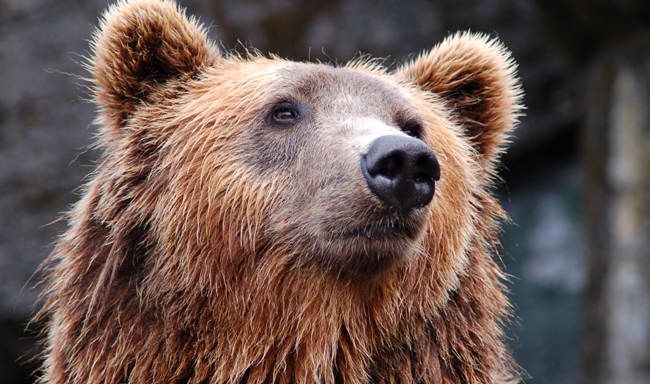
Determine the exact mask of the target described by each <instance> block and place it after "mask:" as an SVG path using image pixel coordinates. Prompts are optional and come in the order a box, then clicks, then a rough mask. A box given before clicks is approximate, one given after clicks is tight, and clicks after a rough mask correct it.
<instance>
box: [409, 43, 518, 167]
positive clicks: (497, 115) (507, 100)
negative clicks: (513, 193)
mask: <svg viewBox="0 0 650 384" xmlns="http://www.w3.org/2000/svg"><path fill="white" fill-rule="evenodd" d="M396 75H397V77H398V78H399V79H400V80H401V81H406V82H410V83H415V84H416V85H417V86H419V87H420V88H421V89H423V90H425V91H429V92H432V93H434V94H436V95H438V96H439V97H440V98H441V99H442V100H444V101H445V102H446V103H447V106H448V107H449V108H451V109H452V116H453V117H454V118H455V119H456V121H457V122H458V123H460V124H461V126H462V127H463V129H464V131H465V135H466V137H467V138H468V139H469V140H470V142H471V144H472V146H473V147H474V149H475V150H476V153H477V155H478V158H477V160H478V162H479V164H480V165H481V166H482V167H483V169H484V170H486V171H487V172H488V173H492V172H493V171H494V169H495V167H496V163H497V161H498V160H499V155H500V154H501V153H502V152H503V150H504V147H505V145H506V144H507V143H508V138H509V132H510V131H511V130H512V129H513V128H514V126H515V124H516V123H517V121H518V118H519V116H520V112H521V110H522V106H521V98H522V95H523V93H522V91H521V87H520V85H519V80H518V79H517V76H516V66H515V63H514V61H513V60H512V58H511V57H510V53H509V52H508V51H507V50H506V49H505V48H504V47H503V46H502V45H501V44H500V43H499V42H497V41H496V40H490V39H489V38H488V37H486V36H483V35H477V34H471V33H469V32H465V33H457V34H455V35H452V36H450V37H448V38H447V39H445V40H444V41H443V42H442V43H441V44H439V45H437V46H436V47H435V48H433V49H432V50H431V51H430V52H428V53H424V54H422V55H420V56H419V57H418V58H416V59H415V60H413V61H412V62H410V63H407V64H405V65H404V66H402V67H401V68H398V69H397V72H396Z"/></svg>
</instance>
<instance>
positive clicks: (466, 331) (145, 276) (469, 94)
mask: <svg viewBox="0 0 650 384" xmlns="http://www.w3.org/2000/svg"><path fill="white" fill-rule="evenodd" d="M92 51H93V56H92V57H91V58H90V59H89V61H88V63H87V67H88V70H89V71H90V73H91V74H92V78H91V79H90V81H91V82H92V84H93V86H92V94H93V99H94V102H95V103H96V104H97V106H98V107H99V117H98V119H97V123H98V125H99V126H100V132H99V135H98V140H97V145H98V147H99V148H101V149H102V150H103V155H102V158H101V160H100V164H99V165H98V167H97V169H96V170H95V171H94V172H93V174H92V175H91V176H90V179H89V181H88V183H87V184H86V185H85V187H84V189H83V196H82V198H81V200H80V201H79V202H78V203H77V204H76V205H75V206H74V207H73V209H72V210H71V211H70V212H69V213H68V218H69V223H70V226H69V229H68V230H67V231H66V233H65V234H63V235H62V236H61V238H60V239H59V241H58V243H57V247H56V249H55V250H54V252H53V254H52V256H51V257H50V264H49V267H48V268H49V269H50V272H49V277H48V285H47V289H46V291H45V292H46V295H47V302H46V305H45V307H44V309H43V310H42V316H44V317H45V316H47V318H48V319H49V320H48V323H47V327H46V329H47V332H48V341H47V349H46V352H45V354H46V360H45V368H44V380H45V381H46V382H51V383H63V382H90V383H100V382H102V383H103V382H134V383H135V382H138V383H139V382H148V383H151V382H178V383H180V382H183V383H190V382H191V383H195V382H196V383H199V382H201V383H202V382H206V383H207V382H209V383H313V382H318V383H334V382H336V383H370V382H372V383H384V382H385V383H392V382H403V383H419V382H423V383H433V382H450V383H451V382H454V383H496V382H506V381H507V380H509V379H511V378H512V377H513V375H515V376H516V373H515V370H516V368H514V363H512V361H511V358H510V355H509V353H508V352H507V350H506V348H505V347H504V344H503V340H502V338H503V331H502V326H503V324H502V323H503V321H504V320H505V319H506V318H507V317H508V311H509V306H508V303H507V300H506V298H505V296H504V293H503V292H504V288H503V286H502V283H501V280H502V279H503V273H502V272H501V270H500V268H499V267H498V265H497V264H496V262H495V261H494V260H493V257H492V253H493V252H495V251H494V244H495V243H496V242H497V240H496V234H495V233H496V231H497V229H498V225H497V221H498V220H499V219H501V218H503V217H504V216H505V215H504V213H503V211H502V209H501V208H500V206H499V205H498V203H497V202H496V200H495V199H494V197H493V196H492V195H491V193H490V189H491V187H492V186H493V184H494V179H495V176H496V174H495V171H496V167H497V166H498V161H499V156H500V155H501V153H502V151H503V150H504V147H505V145H506V144H507V141H508V134H509V132H510V131H511V130H512V129H513V127H514V125H515V124H516V121H517V118H518V115H519V111H520V109H521V106H520V98H521V92H520V88H519V86H518V82H517V79H516V77H515V69H514V64H513V62H512V60H511V58H510V56H509V54H508V52H507V51H506V50H505V49H504V48H503V47H502V46H501V45H500V44H499V43H497V42H495V41H493V40H489V39H488V38H487V37H485V36H481V35H475V34H470V33H459V34H456V35H453V36H451V37H449V38H447V39H446V40H445V41H444V42H442V43H441V44H439V45H438V46H436V47H435V48H434V49H432V50H431V51H430V52H426V53H424V54H422V55H420V56H419V57H417V58H415V59H413V60H412V61H410V62H409V63H407V64H404V65H400V66H398V67H397V68H396V69H394V70H392V71H390V70H387V69H385V68H383V67H382V66H381V65H380V64H379V62H377V61H373V60H370V59H366V58H362V59H359V60H356V61H353V62H351V63H349V64H347V65H343V66H334V65H326V64H314V63H296V62H291V61H286V60H283V59H280V58H278V57H270V58H266V57H263V56H262V55H261V54H259V53H257V52H250V51H248V52H246V53H245V54H244V55H243V56H242V55H239V54H234V53H224V52H221V51H220V49H218V48H217V47H216V46H215V45H214V44H213V43H212V42H211V41H210V40H209V39H208V38H207V37H206V32H205V30H204V29H203V28H202V27H200V26H199V25H198V24H197V22H196V21H195V20H194V19H191V18H187V17H186V16H185V14H184V12H183V11H182V10H180V9H179V8H178V7H177V6H176V5H175V4H174V3H172V2H171V1H167V0H163V1H159V0H130V1H128V2H126V1H121V2H119V3H117V5H114V6H112V7H111V8H110V9H109V10H108V11H107V12H106V14H105V15H104V18H103V19H102V21H101V26H100V28H99V29H98V31H97V33H96V35H95V37H94V40H93V42H92Z"/></svg>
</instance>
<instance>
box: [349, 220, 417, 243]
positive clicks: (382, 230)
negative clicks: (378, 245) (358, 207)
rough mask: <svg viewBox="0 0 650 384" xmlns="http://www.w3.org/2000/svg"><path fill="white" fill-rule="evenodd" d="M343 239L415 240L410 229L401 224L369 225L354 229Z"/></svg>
mask: <svg viewBox="0 0 650 384" xmlns="http://www.w3.org/2000/svg"><path fill="white" fill-rule="evenodd" d="M342 237H343V238H346V239H349V238H367V239H372V238H382V239H386V238H388V239H390V238H404V237H408V238H411V239H412V238H413V234H412V231H411V229H410V228H409V227H407V226H405V225H404V224H401V223H388V224H369V225H364V226H361V227H357V228H354V229H352V230H351V231H348V232H345V233H343V236H342Z"/></svg>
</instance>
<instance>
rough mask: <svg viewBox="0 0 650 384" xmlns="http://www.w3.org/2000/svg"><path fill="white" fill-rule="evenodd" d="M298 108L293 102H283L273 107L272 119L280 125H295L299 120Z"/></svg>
mask: <svg viewBox="0 0 650 384" xmlns="http://www.w3.org/2000/svg"><path fill="white" fill-rule="evenodd" d="M298 118H299V114H298V109H297V108H296V106H295V105H294V104H293V103H290V102H286V101H285V102H282V103H279V104H277V105H276V106H275V107H273V110H272V111H271V121H272V122H273V123H275V124H279V125H293V124H295V123H296V122H297V121H298Z"/></svg>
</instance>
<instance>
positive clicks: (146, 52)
mask: <svg viewBox="0 0 650 384" xmlns="http://www.w3.org/2000/svg"><path fill="white" fill-rule="evenodd" d="M91 48H92V50H93V56H92V57H91V58H90V60H89V62H88V64H87V67H88V69H89V71H90V72H91V74H92V75H93V79H91V82H92V83H93V84H94V85H95V89H94V96H95V97H94V101H95V103H96V104H97V105H98V106H100V107H101V108H102V111H103V113H104V115H105V117H106V118H108V120H109V121H108V122H111V123H113V124H116V125H117V126H118V127H121V126H123V125H124V121H125V120H126V119H127V118H128V117H129V115H130V114H131V113H132V112H133V110H134V109H135V107H136V106H137V105H138V104H139V103H140V102H141V101H145V100H147V98H148V96H149V95H150V93H151V92H152V91H154V90H155V89H156V88H158V87H160V86H161V85H163V84H165V83H166V82H167V81H169V80H171V79H187V78H190V77H192V76H193V75H195V74H197V73H198V72H199V71H200V70H201V69H202V68H205V67H206V66H210V65H213V64H214V63H215V62H216V61H217V60H218V58H219V53H218V50H217V49H216V47H215V46H214V45H213V44H212V43H211V41H210V40H209V39H208V38H207V35H206V31H205V30H204V29H203V28H202V26H200V25H198V23H197V22H196V20H194V19H193V18H192V19H190V18H188V17H186V16H185V12H184V10H181V9H180V8H179V7H178V6H177V5H176V4H175V3H174V2H173V1H170V0H128V1H124V0H120V1H119V2H118V3H117V4H115V5H113V6H111V7H110V8H109V9H108V10H107V11H106V12H105V13H104V15H103V18H102V19H101V20H100V26H99V28H98V29H97V31H96V32H95V35H94V39H93V41H92V43H91Z"/></svg>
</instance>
